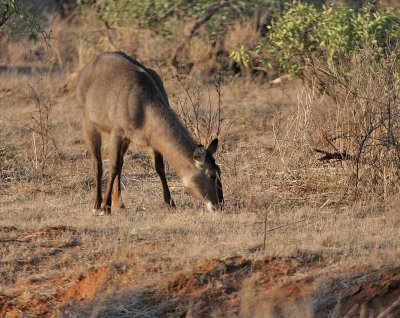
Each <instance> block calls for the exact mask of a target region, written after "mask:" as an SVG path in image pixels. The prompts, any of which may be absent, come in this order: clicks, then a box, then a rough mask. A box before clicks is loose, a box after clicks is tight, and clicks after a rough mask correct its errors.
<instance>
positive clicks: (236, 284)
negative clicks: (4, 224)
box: [0, 228, 400, 317]
mask: <svg viewBox="0 0 400 318" xmlns="http://www.w3.org/2000/svg"><path fill="white" fill-rule="evenodd" d="M59 231H61V232H62V231H67V229H61V228H44V229H41V230H39V231H37V232H36V235H33V234H35V233H30V235H31V237H43V235H49V236H53V235H57V233H58V232H59ZM327 266H329V265H328V264H327V262H326V261H325V260H324V259H323V258H322V257H320V256H318V255H306V254H303V255H299V256H297V257H291V258H269V259H264V260H249V259H245V258H242V257H234V258H229V259H225V260H206V261H204V262H203V263H202V264H200V265H199V266H197V267H196V268H195V269H193V270H191V271H189V272H187V271H182V270H177V271H176V272H170V273H168V274H166V275H164V276H162V275H161V276H160V277H161V278H160V279H157V281H156V282H153V283H149V284H147V285H146V287H144V288H143V284H142V283H141V282H140V279H141V277H142V276H140V275H138V273H137V272H135V271H134V270H127V271H121V270H117V269H116V268H115V265H109V266H105V265H104V266H100V267H97V268H92V269H90V270H88V271H87V272H86V273H83V274H81V275H76V276H73V277H72V276H71V277H68V278H53V279H50V280H46V279H44V280H40V279H37V280H32V279H31V280H26V281H25V284H26V285H24V286H23V287H22V286H21V282H16V283H15V284H14V286H13V287H14V288H13V289H12V288H11V289H9V291H10V292H9V293H8V294H0V316H2V317H22V316H41V317H57V316H60V315H65V316H80V315H93V314H95V316H98V317H107V316H113V315H114V316H115V315H117V314H118V316H119V317H132V313H137V315H136V314H135V315H136V316H140V315H141V313H143V315H144V314H146V316H148V317H157V316H165V317H176V316H180V317H183V316H193V317H209V316H211V315H217V316H218V317H235V316H243V315H244V316H246V315H247V316H254V315H255V314H257V313H260V312H266V313H268V312H269V313H270V314H271V316H274V315H282V316H285V315H287V313H288V312H289V313H290V312H292V313H293V312H296V313H297V316H298V317H303V316H315V317H328V316H329V315H332V313H336V316H339V317H341V316H344V315H346V314H347V316H348V317H360V315H362V314H364V313H368V315H373V316H374V317H375V316H378V315H379V314H382V313H384V314H385V315H386V316H388V315H391V316H392V317H397V316H400V306H399V303H400V300H399V299H400V268H394V269H386V270H380V271H378V270H371V269H370V270H368V269H365V268H363V269H359V270H357V269H354V268H353V269H349V270H348V271H347V272H346V271H345V270H343V271H341V272H340V273H337V274H335V275H333V276H332V279H330V280H329V282H325V283H323V284H322V283H321V277H323V276H324V274H323V270H324V269H326V268H327ZM141 275H142V274H141ZM147 275H148V277H147V278H151V276H152V272H151V271H148V272H147ZM149 282H151V279H150V280H149ZM49 286H51V287H52V289H51V292H50V291H49V289H47V293H43V292H39V291H43V290H46V288H49ZM288 308H289V309H288ZM299 308H300V309H299ZM290 310H291V311H290ZM294 310H296V311H294ZM385 310H386V312H385ZM135 315H133V316H135ZM385 315H383V316H382V317H384V316H385Z"/></svg>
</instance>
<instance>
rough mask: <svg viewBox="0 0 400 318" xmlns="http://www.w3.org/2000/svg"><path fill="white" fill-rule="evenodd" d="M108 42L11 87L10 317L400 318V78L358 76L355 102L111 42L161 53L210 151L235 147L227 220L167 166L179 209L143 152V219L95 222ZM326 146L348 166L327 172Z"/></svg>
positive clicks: (0, 149)
mask: <svg viewBox="0 0 400 318" xmlns="http://www.w3.org/2000/svg"><path fill="white" fill-rule="evenodd" d="M250 26H251V22H248V23H247V22H246V23H245V25H244V26H240V27H239V26H238V27H237V28H243V29H244V30H243V32H244V33H246V32H251V31H249V30H250V29H251V27H250ZM64 31H65V30H64ZM86 31H87V32H88V34H89V33H90V32H89V31H88V30H86ZM92 31H93V30H92ZM102 32H103V31H102ZM102 32H100V33H101V34H103V35H104V37H102V39H103V40H104V41H97V40H98V39H99V38H98V37H97V35H98V33H96V32H95V31H93V32H92V33H91V35H90V36H87V34H86V35H85V36H83V35H82V37H84V40H83V39H82V38H80V39H79V41H78V42H77V43H75V44H74V45H76V52H78V54H77V56H76V58H77V60H75V62H74V63H76V64H75V65H76V66H75V67H76V69H73V72H72V73H63V72H60V73H50V74H45V75H42V76H41V80H39V78H38V77H30V76H21V77H18V76H17V75H12V76H10V75H8V76H4V77H1V76H0V83H1V85H0V86H1V89H0V112H1V114H2V115H1V116H0V127H1V131H0V255H1V257H0V259H1V261H0V262H1V263H0V264H1V266H0V286H1V287H0V313H1V314H2V315H3V316H5V317H19V316H20V317H24V316H39V315H41V316H48V317H79V316H93V317H145V316H146V317H157V316H170V317H176V316H188V317H191V316H192V317H209V316H218V317H224V316H225V317H234V316H237V317H254V316H259V317H280V316H283V317H291V316H293V315H295V316H296V317H314V316H315V317H342V316H345V315H346V314H347V316H348V317H367V316H368V315H374V316H378V315H379V314H381V316H384V315H386V316H390V315H392V316H393V317H396V316H397V315H399V306H398V298H399V297H400V294H399V286H398V282H399V275H400V274H399V269H398V266H399V256H400V255H399V246H400V239H399V235H398V227H399V224H400V216H399V213H398V204H399V199H398V197H397V195H396V192H397V190H398V187H397V186H398V183H397V181H396V180H397V179H396V178H398V175H397V174H398V172H397V170H396V169H397V168H398V166H396V162H397V161H396V160H397V157H396V156H397V153H396V149H397V148H398V145H397V139H398V138H396V136H397V130H398V127H397V124H396V123H397V120H395V119H393V118H397V117H396V116H398V113H397V111H398V110H397V108H398V91H397V89H398V88H397V86H394V85H393V83H389V82H387V81H386V79H388V78H390V77H387V74H388V73H390V67H393V65H383V66H382V65H374V64H373V63H372V62H371V63H368V65H369V66H370V68H369V69H368V70H369V72H361V70H362V69H361V68H358V69H357V68H353V72H352V74H351V75H352V77H350V78H351V82H350V83H349V84H351V85H352V87H360V90H359V91H357V94H355V95H352V94H350V93H349V92H347V94H345V95H343V96H344V97H345V98H344V99H342V100H340V101H341V102H339V99H337V100H334V99H331V98H329V97H328V96H325V95H321V94H320V93H319V92H318V91H316V90H313V89H308V88H305V87H303V86H302V83H300V82H298V81H296V80H291V81H288V82H285V83H282V84H281V85H274V86H271V85H270V84H268V83H266V82H263V81H260V80H252V79H249V78H235V77H233V78H232V77H229V76H227V77H223V78H222V77H219V78H217V80H216V81H213V80H209V79H207V80H204V79H203V80H202V79H199V78H198V77H196V74H199V73H196V72H193V74H190V75H182V74H179V76H180V77H178V78H177V77H176V74H174V73H173V72H171V70H170V69H169V68H168V67H164V66H163V65H160V66H159V67H158V66H157V64H158V61H159V60H160V59H164V58H165V56H164V55H163V53H162V52H163V50H162V49H160V50H154V47H159V46H158V45H161V47H163V45H165V47H167V46H168V43H164V42H163V43H161V42H157V41H158V40H159V39H158V38H157V37H155V38H154V37H153V38H151V40H149V41H144V40H143V39H144V38H146V39H147V38H149V37H148V34H147V33H146V32H137V30H132V29H126V30H125V29H124V30H122V29H121V30H118V32H120V35H119V36H117V37H115V34H116V33H115V31H114V30H109V31H108V32H113V33H112V35H111V37H112V39H114V44H113V45H114V46H115V47H116V48H121V49H124V48H128V47H129V48H132V47H133V48H134V50H135V53H137V54H138V55H139V58H140V57H141V56H146V54H147V53H149V55H148V58H149V59H150V62H149V66H151V67H152V68H154V69H156V70H159V71H160V73H162V74H163V80H164V83H165V87H166V89H167V92H168V94H169V98H170V103H171V105H172V107H174V108H175V110H176V111H177V112H178V113H180V115H181V117H182V119H183V121H184V122H185V123H186V125H187V126H188V127H189V128H190V129H191V131H192V132H193V134H194V135H195V136H196V138H197V139H198V140H199V141H201V142H203V143H207V141H209V140H210V139H211V138H213V137H215V136H216V135H220V137H221V140H222V141H223V144H222V146H221V149H220V151H219V153H218V156H217V158H216V160H217V162H218V163H219V164H220V166H221V170H222V182H223V185H224V193H225V198H226V202H225V203H226V207H225V210H224V211H222V212H220V211H218V212H206V211H204V210H203V208H202V204H201V203H199V202H196V201H193V200H192V199H191V198H190V197H189V196H188V195H187V194H186V193H185V190H184V188H183V186H182V183H181V182H180V180H179V179H178V178H177V177H176V175H175V173H174V171H173V170H172V169H171V168H170V167H168V166H167V169H166V170H167V171H166V174H167V178H168V180H169V183H170V185H171V191H172V194H173V196H174V198H175V200H176V203H177V206H178V207H177V209H175V210H169V209H166V208H165V207H164V206H163V204H162V195H161V187H160V185H159V181H158V177H157V175H156V174H155V172H154V171H153V169H152V168H151V165H150V161H149V159H148V158H147V157H146V156H145V155H144V154H142V153H140V152H138V151H137V150H136V149H134V148H130V149H129V150H128V153H127V155H126V163H125V167H124V169H125V173H124V176H123V179H122V185H123V192H124V193H123V196H124V201H125V203H126V205H127V209H126V210H116V211H115V213H113V214H112V215H111V216H110V217H105V218H99V217H93V216H92V215H91V213H90V211H91V203H92V202H91V201H92V196H91V191H92V188H93V186H94V181H93V180H92V173H91V162H90V158H88V155H87V152H86V146H85V145H84V143H83V138H82V132H81V124H80V119H79V112H78V110H77V109H76V106H75V105H74V103H73V98H71V91H72V89H73V88H74V81H75V78H74V72H75V71H76V70H78V69H79V68H80V66H79V65H80V63H81V62H85V61H86V60H87V58H88V57H90V56H92V55H93V54H95V52H96V51H103V50H106V49H110V48H113V46H112V45H111V44H110V42H108V40H106V38H107V36H106V33H102ZM94 33H96V34H97V35H94ZM82 34H83V33H82ZM127 34H128V35H132V36H127ZM241 36H243V37H246V36H244V35H241ZM131 41H132V42H131ZM248 41H249V43H250V42H252V41H253V39H252V38H248ZM137 43H142V45H137ZM133 44H135V45H133ZM13 45H14V44H13ZM227 45H228V44H227ZM249 45H250V44H249ZM20 49H21V48H20ZM132 50H133V49H132ZM195 51H197V52H199V51H201V49H200V48H198V49H195ZM60 52H61V51H60ZM366 54H367V52H366ZM21 55H23V54H22V53H21ZM63 56H64V55H63V54H62V53H60V55H59V57H61V58H62V57H63ZM366 57H367V56H366ZM151 59H152V60H151ZM198 59H199V60H200V59H201V58H200V57H198ZM76 61H78V62H76ZM349 63H353V64H352V65H359V64H360V61H359V60H357V59H355V60H353V61H349ZM198 65H201V64H198ZM194 69H195V67H194ZM200 73H201V72H200ZM214 78H215V77H214ZM390 85H392V86H390ZM337 96H339V95H337ZM360 96H361V98H360ZM363 96H364V97H365V96H366V97H367V99H366V98H364V97H363ZM377 100H378V101H379V103H376V101H377ZM343 101H344V103H342V102H343ZM382 103H383V104H384V105H385V107H384V108H381V107H380V105H381V104H382ZM396 107H397V108H396ZM382 109H383V110H384V111H381V110H382ZM365 114H367V115H368V116H365ZM388 114H390V116H392V117H390V116H388ZM393 116H394V117H393ZM389 117H390V118H389ZM367 119H368V120H367ZM389 121H390V122H391V123H392V124H391V125H389ZM376 126H378V128H376V129H375V130H374V131H373V132H371V133H370V134H369V135H368V138H366V141H365V142H362V136H365V135H366V134H365V133H366V132H368V131H369V128H371V127H376ZM350 133H351V134H350ZM335 136H336V137H337V136H339V137H337V138H335ZM360 138H361V139H360ZM360 147H362V149H361V148H360ZM396 147H397V148H396ZM104 148H106V149H105V150H107V144H105V145H104ZM315 148H317V149H320V150H322V151H325V153H324V155H326V156H331V157H334V158H329V159H330V160H329V161H328V160H324V161H320V160H318V159H319V158H320V155H319V154H317V153H315V151H314V149H315ZM360 149H361V151H360ZM385 149H389V151H386V150H385ZM383 150H385V151H383ZM106 153H107V151H106ZM344 153H346V154H349V156H351V158H354V157H357V155H358V154H360V155H359V160H350V158H347V157H346V156H344V155H343V154H344ZM335 154H336V155H335ZM338 154H339V155H338ZM340 154H341V155H340ZM343 159H349V160H343ZM105 161H107V157H106V158H105ZM357 164H358V166H357ZM105 177H106V176H105ZM357 180H358V181H357ZM144 193H146V195H143V194H144ZM355 193H356V194H357V195H356V196H355V195H354V194H355ZM154 198H158V199H154ZM385 312H386V313H385Z"/></svg>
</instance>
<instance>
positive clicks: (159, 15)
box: [97, 0, 283, 38]
mask: <svg viewBox="0 0 400 318" xmlns="http://www.w3.org/2000/svg"><path fill="white" fill-rule="evenodd" d="M282 3H283V0H255V1H240V0H232V1H224V0H223V1H219V2H218V1H214V0H199V1H193V0H157V1H156V0H141V1H140V0H106V1H102V2H100V1H99V6H98V7H97V10H98V11H99V13H100V16H101V19H102V20H103V21H104V22H106V23H108V24H109V25H112V24H117V25H123V26H132V25H133V26H139V27H141V28H150V29H152V30H153V31H157V32H159V33H161V34H162V35H164V36H165V37H167V38H171V37H172V31H173V29H174V28H175V27H176V26H177V25H180V23H182V22H192V23H193V22H194V21H196V20H198V19H201V18H202V17H204V16H206V15H207V14H208V13H209V10H210V9H212V8H213V6H217V5H221V9H220V10H218V12H217V13H216V14H215V15H213V16H212V17H211V18H210V19H209V20H208V21H207V23H206V24H205V28H206V30H207V35H208V37H209V38H215V35H216V33H217V30H218V28H219V27H220V25H221V24H224V25H228V24H230V23H231V22H232V21H233V20H234V19H235V18H237V17H238V16H241V15H246V16H250V15H251V14H252V13H254V10H256V9H257V8H263V9H264V11H265V10H267V9H271V8H277V7H279V6H281V5H282Z"/></svg>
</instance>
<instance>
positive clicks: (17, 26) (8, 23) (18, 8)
mask: <svg viewBox="0 0 400 318" xmlns="http://www.w3.org/2000/svg"><path fill="white" fill-rule="evenodd" d="M0 29H1V30H0V34H1V33H3V34H5V35H7V36H14V35H15V34H16V33H17V32H21V30H23V31H24V32H25V31H26V32H27V33H28V38H29V39H30V40H33V41H37V40H38V37H39V35H41V36H42V37H43V38H44V39H45V40H46V39H47V38H48V37H49V34H48V33H46V32H45V31H44V30H43V29H42V26H41V23H40V20H39V18H38V17H37V16H35V15H33V14H32V13H31V12H30V11H29V10H28V9H27V8H26V6H25V5H23V4H21V3H20V2H19V1H16V0H1V1H0Z"/></svg>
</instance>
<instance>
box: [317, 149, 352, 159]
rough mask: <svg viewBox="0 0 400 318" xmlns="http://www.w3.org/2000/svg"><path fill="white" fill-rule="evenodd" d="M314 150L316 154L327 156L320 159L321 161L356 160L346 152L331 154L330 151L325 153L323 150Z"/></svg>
mask: <svg viewBox="0 0 400 318" xmlns="http://www.w3.org/2000/svg"><path fill="white" fill-rule="evenodd" d="M312 150H314V151H315V152H318V153H322V154H324V155H325V156H323V157H321V158H319V159H318V160H319V161H327V160H331V159H335V160H354V159H355V158H354V156H352V155H350V154H348V153H347V152H346V150H345V151H342V152H340V151H336V152H329V151H325V150H321V149H317V148H312Z"/></svg>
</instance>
